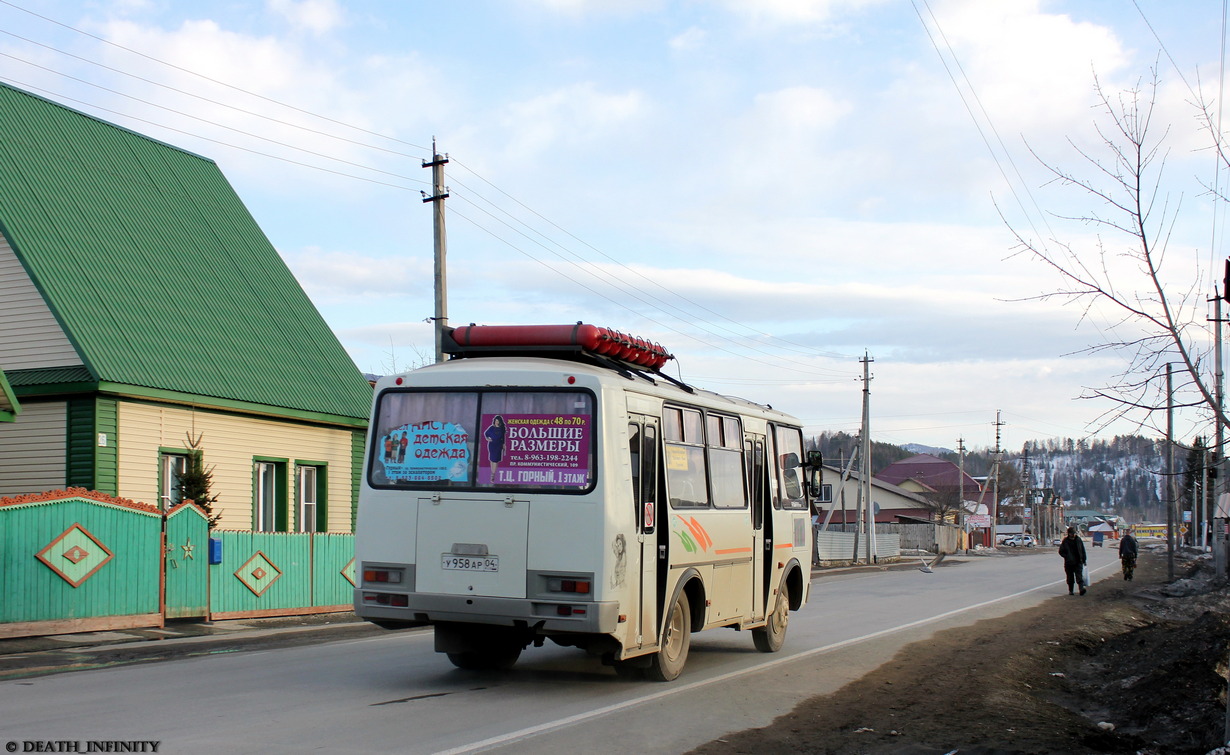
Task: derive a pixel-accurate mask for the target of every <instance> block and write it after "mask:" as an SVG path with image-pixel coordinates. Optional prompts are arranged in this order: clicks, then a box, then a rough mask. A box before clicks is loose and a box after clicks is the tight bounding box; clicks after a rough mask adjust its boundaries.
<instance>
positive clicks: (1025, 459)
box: [1021, 445, 1038, 537]
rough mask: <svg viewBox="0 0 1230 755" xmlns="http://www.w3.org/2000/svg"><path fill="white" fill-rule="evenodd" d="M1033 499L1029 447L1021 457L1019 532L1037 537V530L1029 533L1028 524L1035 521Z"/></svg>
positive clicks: (1026, 447)
mask: <svg viewBox="0 0 1230 755" xmlns="http://www.w3.org/2000/svg"><path fill="white" fill-rule="evenodd" d="M1032 506H1033V497H1032V496H1031V495H1030V494H1029V446H1028V445H1027V446H1025V453H1024V454H1022V456H1021V531H1022V532H1024V533H1026V534H1032V535H1034V536H1035V537H1036V536H1037V535H1038V532H1037V528H1036V527H1035V528H1034V532H1032V533H1030V532H1029V522H1030V521H1031V520H1033V521H1037V520H1036V519H1034V517H1033V508H1032Z"/></svg>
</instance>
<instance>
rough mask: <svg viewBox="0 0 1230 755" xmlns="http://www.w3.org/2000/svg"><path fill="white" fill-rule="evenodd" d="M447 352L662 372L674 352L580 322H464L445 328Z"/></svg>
mask: <svg viewBox="0 0 1230 755" xmlns="http://www.w3.org/2000/svg"><path fill="white" fill-rule="evenodd" d="M444 351H445V352H447V353H448V354H451V355H453V356H456V357H470V356H512V355H522V356H528V355H538V356H552V355H555V356H565V357H568V356H577V355H588V356H590V357H595V358H599V359H600V360H602V359H605V360H611V361H615V362H618V363H620V364H622V365H627V366H631V367H634V368H636V369H639V370H648V371H650V372H659V371H660V370H661V368H662V366H663V365H665V364H666V363H667V362H668V361H670V360H672V359H674V358H675V357H674V355H673V354H671V353H670V352H668V351H667V350H666V349H664V348H662V346H660V345H659V344H656V343H652V342H650V341H648V340H646V339H644V338H638V337H636V336H630V335H627V334H625V333H621V332H619V331H618V330H611V329H610V328H600V327H598V326H596V325H586V324H585V323H581V322H578V323H576V324H575V325H473V324H471V325H463V326H461V327H457V328H450V329H448V330H446V331H445V337H444Z"/></svg>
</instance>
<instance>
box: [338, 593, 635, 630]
mask: <svg viewBox="0 0 1230 755" xmlns="http://www.w3.org/2000/svg"><path fill="white" fill-rule="evenodd" d="M401 603H404V605H399V604H401ZM354 612H355V614H356V615H357V616H358V617H359V618H361V619H365V620H367V621H371V622H373V623H376V624H380V625H383V626H425V625H427V624H437V623H441V622H456V623H463V624H494V625H497V626H520V627H528V628H532V629H533V630H534V631H535V633H536V634H539V635H551V634H556V633H561V634H562V633H581V634H611V633H614V632H615V631H616V629H617V628H618V626H619V603H618V601H603V602H594V601H581V602H576V603H567V602H563V601H542V600H529V599H525V598H491V597H480V596H465V597H463V596H455V595H431V594H424V593H410V594H407V593H386V592H379V591H374V590H355V607H354Z"/></svg>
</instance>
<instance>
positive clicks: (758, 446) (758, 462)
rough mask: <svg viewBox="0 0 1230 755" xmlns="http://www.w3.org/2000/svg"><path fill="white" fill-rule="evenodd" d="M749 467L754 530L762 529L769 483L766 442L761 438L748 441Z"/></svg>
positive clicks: (749, 488) (749, 487)
mask: <svg viewBox="0 0 1230 755" xmlns="http://www.w3.org/2000/svg"><path fill="white" fill-rule="evenodd" d="M747 447H748V454H747V457H748V458H747V467H748V477H749V478H750V480H749V483H748V490H749V491H750V492H751V499H752V528H753V529H760V528H761V527H763V526H764V502H765V498H766V496H767V495H768V492H769V491H768V487H769V481H768V477H767V475H766V474H765V464H764V440H762V439H761V438H760V437H759V436H757V437H756V439H755V441H750V440H749V441H748V442H747Z"/></svg>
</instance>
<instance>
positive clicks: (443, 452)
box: [367, 390, 596, 492]
mask: <svg viewBox="0 0 1230 755" xmlns="http://www.w3.org/2000/svg"><path fill="white" fill-rule="evenodd" d="M593 407H594V400H593V396H592V395H591V394H589V393H588V392H583V391H415V390H390V391H386V392H385V393H383V394H381V396H380V400H379V402H378V404H377V406H376V417H375V423H374V425H373V427H372V444H371V453H370V458H369V459H368V464H367V470H368V481H369V483H370V484H371V486H372V487H376V488H411V489H426V488H440V487H449V488H462V489H466V488H473V489H487V490H490V489H502V490H510V489H516V490H523V489H538V490H542V489H546V490H556V491H568V492H583V491H585V490H588V489H589V488H590V487H592V485H593V483H594V457H595V451H596V449H595V448H594V446H595V438H596V436H595V434H594V411H593Z"/></svg>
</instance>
